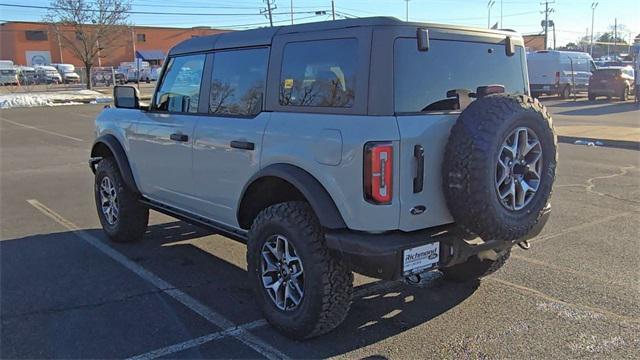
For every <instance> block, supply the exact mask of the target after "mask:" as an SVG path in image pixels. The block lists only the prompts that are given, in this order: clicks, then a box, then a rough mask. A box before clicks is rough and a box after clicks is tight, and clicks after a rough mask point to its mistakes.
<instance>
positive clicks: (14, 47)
mask: <svg viewBox="0 0 640 360" xmlns="http://www.w3.org/2000/svg"><path fill="white" fill-rule="evenodd" d="M69 30H70V31H73V30H72V29H71V28H69ZM63 31H65V29H63ZM224 31H226V30H217V29H211V28H207V27H196V28H169V27H148V26H136V27H131V28H129V29H127V31H126V32H125V34H127V35H128V36H123V37H122V39H120V40H119V41H118V43H117V44H116V46H115V47H112V48H110V49H108V50H104V51H102V52H101V53H100V60H99V61H98V60H96V61H95V63H94V65H95V66H118V65H119V64H120V63H121V62H126V61H134V57H135V56H136V55H137V57H138V58H141V59H143V60H146V61H149V62H151V64H152V65H153V64H158V65H159V64H160V63H161V62H162V60H164V56H165V55H166V54H167V52H168V51H169V49H170V48H171V47H172V46H174V45H175V44H177V43H179V42H180V41H182V40H186V39H189V38H191V37H194V36H205V35H213V34H217V33H220V32H224ZM134 39H135V41H134ZM61 43H62V44H63V42H61V41H59V40H58V38H57V36H56V33H55V31H54V30H53V29H52V27H51V26H50V25H48V24H46V23H41V22H22V21H11V22H5V23H2V24H0V60H12V61H13V62H14V64H16V65H37V64H47V63H66V64H74V65H76V66H83V65H82V62H81V61H80V59H78V58H76V57H75V55H74V54H73V52H72V51H71V50H70V49H65V48H64V47H63V46H61Z"/></svg>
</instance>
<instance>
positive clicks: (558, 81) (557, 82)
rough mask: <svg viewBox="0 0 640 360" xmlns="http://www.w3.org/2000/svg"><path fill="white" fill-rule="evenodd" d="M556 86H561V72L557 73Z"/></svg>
mask: <svg viewBox="0 0 640 360" xmlns="http://www.w3.org/2000/svg"><path fill="white" fill-rule="evenodd" d="M556 84H560V71H556Z"/></svg>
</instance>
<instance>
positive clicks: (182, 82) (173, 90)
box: [155, 54, 206, 113]
mask: <svg viewBox="0 0 640 360" xmlns="http://www.w3.org/2000/svg"><path fill="white" fill-rule="evenodd" d="M205 57H206V56H205V55H204V54H198V55H189V56H178V57H173V58H171V59H169V64H167V69H166V71H165V73H164V77H163V78H162V83H161V84H160V88H159V89H158V92H157V94H156V97H155V109H157V110H161V111H169V112H177V113H195V112H198V100H199V97H200V84H201V83H202V71H203V69H204V60H205Z"/></svg>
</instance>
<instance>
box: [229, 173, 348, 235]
mask: <svg viewBox="0 0 640 360" xmlns="http://www.w3.org/2000/svg"><path fill="white" fill-rule="evenodd" d="M268 176H270V177H277V178H280V179H282V180H285V181H286V182H288V183H290V184H291V185H293V186H294V187H295V188H296V189H298V191H300V193H302V195H303V196H304V197H305V199H306V200H307V201H308V202H309V205H310V206H311V208H312V209H313V211H314V212H315V214H316V216H317V217H318V220H319V221H320V224H321V225H322V226H323V227H325V228H328V229H344V228H346V227H347V225H346V223H345V222H344V219H343V218H342V215H341V214H340V211H339V210H338V207H337V206H336V204H335V202H334V201H333V199H332V198H331V195H329V193H328V192H327V190H326V189H325V188H324V186H322V184H320V182H319V181H318V180H317V179H316V178H315V177H313V175H311V174H309V173H308V172H307V171H305V170H303V169H301V168H299V167H297V166H295V165H290V164H273V165H269V166H267V167H265V168H264V169H262V170H260V171H258V172H257V173H256V174H254V175H253V176H252V177H251V179H249V181H247V184H246V185H245V187H244V189H242V194H241V196H240V202H239V203H238V209H237V215H236V216H237V217H238V219H240V209H241V204H242V203H243V201H244V197H245V193H246V191H247V189H248V188H249V187H250V186H251V185H252V184H253V183H254V182H255V181H257V180H259V179H261V178H264V177H268Z"/></svg>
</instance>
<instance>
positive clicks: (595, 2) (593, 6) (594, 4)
mask: <svg viewBox="0 0 640 360" xmlns="http://www.w3.org/2000/svg"><path fill="white" fill-rule="evenodd" d="M597 7H598V2H597V1H594V2H592V3H591V48H590V49H589V54H590V55H591V56H593V20H594V18H595V14H596V8H597Z"/></svg>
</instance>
